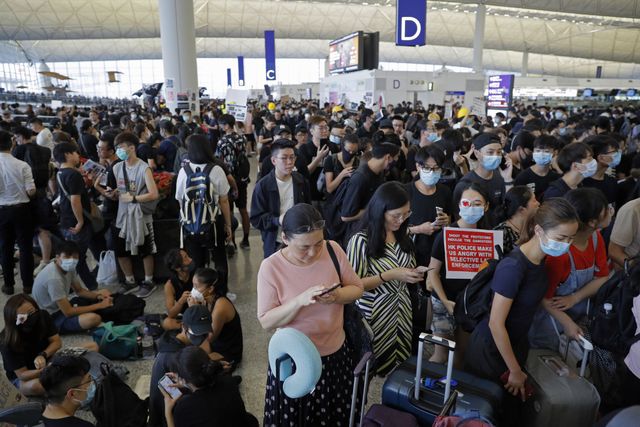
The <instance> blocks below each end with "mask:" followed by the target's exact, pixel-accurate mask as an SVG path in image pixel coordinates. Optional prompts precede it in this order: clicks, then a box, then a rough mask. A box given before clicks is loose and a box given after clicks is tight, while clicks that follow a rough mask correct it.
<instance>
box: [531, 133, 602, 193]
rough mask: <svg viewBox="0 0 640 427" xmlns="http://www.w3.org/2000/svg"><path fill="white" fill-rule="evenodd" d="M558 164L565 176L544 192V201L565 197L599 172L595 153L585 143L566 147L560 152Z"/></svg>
mask: <svg viewBox="0 0 640 427" xmlns="http://www.w3.org/2000/svg"><path fill="white" fill-rule="evenodd" d="M556 163H557V164H558V167H559V168H560V170H561V171H562V172H563V175H562V177H561V178H558V179H556V180H555V181H553V182H551V183H550V184H549V187H548V188H547V190H546V191H545V192H544V196H543V197H544V200H547V199H550V198H552V197H563V196H564V195H565V194H566V193H568V192H569V190H573V189H575V188H578V187H579V186H581V185H582V181H583V180H584V179H585V178H589V177H591V176H593V175H594V174H595V173H596V172H597V170H598V162H597V160H596V159H594V158H593V151H591V148H589V146H588V145H587V144H585V143H583V142H574V143H571V144H569V145H567V146H565V147H564V148H563V149H562V150H560V153H559V154H558V158H557V161H556Z"/></svg>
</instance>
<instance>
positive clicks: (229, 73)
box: [227, 68, 233, 87]
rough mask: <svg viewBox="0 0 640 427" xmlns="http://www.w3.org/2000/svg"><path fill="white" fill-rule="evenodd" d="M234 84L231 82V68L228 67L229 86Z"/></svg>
mask: <svg viewBox="0 0 640 427" xmlns="http://www.w3.org/2000/svg"><path fill="white" fill-rule="evenodd" d="M231 86H233V85H232V83H231V68H227V87H231Z"/></svg>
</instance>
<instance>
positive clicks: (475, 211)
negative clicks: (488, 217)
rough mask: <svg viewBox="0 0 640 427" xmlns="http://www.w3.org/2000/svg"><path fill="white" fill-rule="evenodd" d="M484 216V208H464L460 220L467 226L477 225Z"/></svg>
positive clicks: (461, 209) (461, 210)
mask: <svg viewBox="0 0 640 427" xmlns="http://www.w3.org/2000/svg"><path fill="white" fill-rule="evenodd" d="M483 216H484V207H482V206H462V207H461V208H460V218H462V220H463V221H464V222H466V223H467V224H475V223H477V222H478V221H480V219H481V218H482V217H483Z"/></svg>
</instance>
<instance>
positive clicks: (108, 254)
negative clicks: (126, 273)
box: [96, 251, 118, 286]
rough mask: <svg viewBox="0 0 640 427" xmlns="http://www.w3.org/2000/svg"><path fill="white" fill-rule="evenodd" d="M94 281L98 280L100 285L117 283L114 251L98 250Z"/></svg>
mask: <svg viewBox="0 0 640 427" xmlns="http://www.w3.org/2000/svg"><path fill="white" fill-rule="evenodd" d="M96 282H98V285H100V286H107V285H111V284H113V283H118V267H117V265H116V253H115V252H114V251H102V252H100V261H99V263H98V276H97V277H96Z"/></svg>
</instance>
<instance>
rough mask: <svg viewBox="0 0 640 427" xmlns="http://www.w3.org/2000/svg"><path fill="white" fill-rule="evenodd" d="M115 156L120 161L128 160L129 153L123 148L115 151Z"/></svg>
mask: <svg viewBox="0 0 640 427" xmlns="http://www.w3.org/2000/svg"><path fill="white" fill-rule="evenodd" d="M116 156H118V158H119V159H120V160H127V159H128V158H129V153H127V150H125V149H124V148H118V149H117V150H116Z"/></svg>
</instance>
